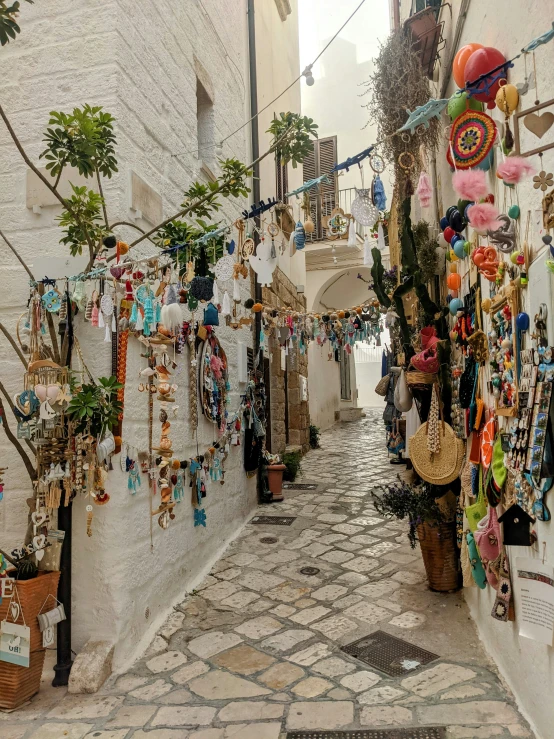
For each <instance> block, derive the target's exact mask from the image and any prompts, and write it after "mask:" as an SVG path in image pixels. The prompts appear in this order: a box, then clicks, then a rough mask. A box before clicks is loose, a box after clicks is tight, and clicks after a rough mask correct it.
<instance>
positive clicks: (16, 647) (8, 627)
mask: <svg viewBox="0 0 554 739" xmlns="http://www.w3.org/2000/svg"><path fill="white" fill-rule="evenodd" d="M30 644H31V629H30V628H29V627H28V626H21V625H20V624H12V623H10V622H9V621H2V626H1V630H0V660H2V662H10V663H11V664H12V665H19V666H20V667H29V652H30Z"/></svg>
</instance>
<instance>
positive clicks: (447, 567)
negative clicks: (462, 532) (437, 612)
mask: <svg viewBox="0 0 554 739" xmlns="http://www.w3.org/2000/svg"><path fill="white" fill-rule="evenodd" d="M417 538H418V540H419V546H420V547H421V556H422V557H423V564H424V565H425V572H426V573H427V580H428V582H429V587H430V588H431V590H436V591H437V592H439V593H448V592H451V591H452V590H457V589H458V588H459V587H460V569H459V566H458V548H457V546H456V524H455V523H441V524H439V525H438V526H431V525H430V524H428V523H422V524H420V525H419V526H418V527H417Z"/></svg>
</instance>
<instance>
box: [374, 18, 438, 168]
mask: <svg viewBox="0 0 554 739" xmlns="http://www.w3.org/2000/svg"><path fill="white" fill-rule="evenodd" d="M374 64H375V72H374V73H373V75H372V76H371V77H370V79H369V80H368V81H367V82H365V83H364V85H365V87H366V88H367V89H366V91H365V93H364V95H367V96H368V97H369V101H368V103H367V104H366V106H365V107H366V108H367V110H368V111H369V123H372V124H374V125H376V127H377V137H378V140H379V141H381V140H382V139H386V140H385V141H384V142H383V143H382V144H380V145H379V151H380V153H381V154H382V155H383V156H384V157H385V159H388V160H389V161H390V162H392V163H393V165H394V171H395V177H396V181H397V182H402V183H403V182H404V180H405V177H406V175H405V172H404V170H403V169H402V168H401V167H400V166H399V165H398V157H399V155H400V154H401V153H402V152H403V151H408V152H410V153H411V154H413V156H414V160H415V168H414V169H413V170H412V171H411V173H410V175H411V179H412V181H413V182H415V183H417V177H418V175H419V173H420V171H421V167H422V163H421V160H420V157H419V148H420V146H422V145H423V147H424V148H425V150H426V152H427V153H428V154H429V153H432V152H433V151H434V150H435V148H436V147H437V145H438V141H439V137H440V122H439V121H438V120H437V119H436V118H433V119H432V120H431V122H430V125H429V128H426V127H424V126H420V127H419V128H418V129H416V131H415V132H414V134H412V135H410V137H409V141H407V142H406V141H404V140H403V138H407V137H402V136H400V135H397V136H392V138H386V137H390V136H391V135H392V134H393V133H394V132H395V131H397V130H398V129H399V128H400V127H401V126H403V125H404V124H405V123H406V121H407V120H408V113H407V110H408V109H409V110H411V111H413V110H414V109H415V108H417V107H418V106H419V105H424V104H425V103H426V102H427V101H428V100H429V98H430V97H432V94H431V87H430V84H429V80H428V79H427V77H426V75H425V73H424V71H423V69H422V67H421V63H420V61H419V57H418V55H417V54H416V53H415V51H414V50H413V48H412V40H411V38H410V36H409V35H406V34H405V33H404V32H403V31H398V32H396V33H394V34H392V35H391V36H390V37H389V38H388V40H387V41H386V42H385V44H383V45H382V46H381V50H380V53H379V56H378V57H377V59H375V60H374Z"/></svg>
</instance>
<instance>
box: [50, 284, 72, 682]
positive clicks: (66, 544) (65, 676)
mask: <svg viewBox="0 0 554 739" xmlns="http://www.w3.org/2000/svg"><path fill="white" fill-rule="evenodd" d="M66 296H67V304H68V306H70V305H71V303H70V302H69V293H68V292H66ZM66 331H67V338H68V348H67V365H68V366H71V352H72V349H73V316H72V314H71V309H70V308H68V311H67V328H66ZM72 518H73V503H71V502H70V503H69V505H67V506H63V505H62V506H60V507H59V508H58V529H60V530H61V531H65V536H64V540H63V545H62V555H61V560H60V583H59V585H58V594H57V596H58V600H59V601H60V603H62V605H63V607H64V610H65V615H66V618H65V620H64V621H60V623H59V624H58V625H57V629H56V631H57V639H56V656H57V658H58V659H57V662H56V664H55V665H54V673H55V674H54V679H53V680H52V686H53V687H54V688H59V687H62V686H64V685H67V684H68V682H69V673H70V672H71V666H72V665H73V660H72V658H71V539H72Z"/></svg>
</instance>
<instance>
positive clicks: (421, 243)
mask: <svg viewBox="0 0 554 739" xmlns="http://www.w3.org/2000/svg"><path fill="white" fill-rule="evenodd" d="M412 230H413V234H414V242H415V246H416V255H417V263H418V265H419V269H420V271H421V279H422V281H423V282H430V281H431V280H432V279H433V278H434V276H435V271H436V269H437V259H438V258H437V247H438V245H439V242H438V241H437V240H436V239H434V238H433V237H432V236H431V234H430V233H429V224H428V223H427V221H419V223H416V225H415V226H414V227H413V229H412Z"/></svg>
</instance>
